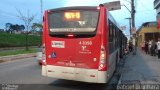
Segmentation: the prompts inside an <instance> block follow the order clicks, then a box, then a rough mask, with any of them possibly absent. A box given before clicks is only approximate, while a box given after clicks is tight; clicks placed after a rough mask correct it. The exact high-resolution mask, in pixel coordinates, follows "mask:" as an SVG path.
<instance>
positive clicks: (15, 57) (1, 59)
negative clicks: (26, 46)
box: [0, 53, 36, 63]
mask: <svg viewBox="0 0 160 90" xmlns="http://www.w3.org/2000/svg"><path fill="white" fill-rule="evenodd" d="M30 57H36V53H28V54H18V55H9V56H0V63H1V62H6V61H12V60H18V59H23V58H30Z"/></svg>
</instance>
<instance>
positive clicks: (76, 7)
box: [49, 6, 97, 11]
mask: <svg viewBox="0 0 160 90" xmlns="http://www.w3.org/2000/svg"><path fill="white" fill-rule="evenodd" d="M96 8H97V6H72V7H61V8H55V9H49V11H64V10H77V9H83V10H85V9H86V10H95V9H96Z"/></svg>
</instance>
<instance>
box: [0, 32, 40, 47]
mask: <svg viewBox="0 0 160 90" xmlns="http://www.w3.org/2000/svg"><path fill="white" fill-rule="evenodd" d="M27 42H28V46H38V45H40V44H41V36H36V35H28V41H27ZM24 46H26V35H25V34H9V33H4V32H0V48H4V47H24Z"/></svg>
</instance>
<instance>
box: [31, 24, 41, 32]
mask: <svg viewBox="0 0 160 90" xmlns="http://www.w3.org/2000/svg"><path fill="white" fill-rule="evenodd" d="M32 31H33V32H41V31H42V24H40V23H33V24H32ZM40 34H41V33H40Z"/></svg>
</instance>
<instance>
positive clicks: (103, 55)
mask: <svg viewBox="0 0 160 90" xmlns="http://www.w3.org/2000/svg"><path fill="white" fill-rule="evenodd" d="M106 69H107V68H106V51H105V48H104V46H101V51H100V64H99V71H105V70H106Z"/></svg>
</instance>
